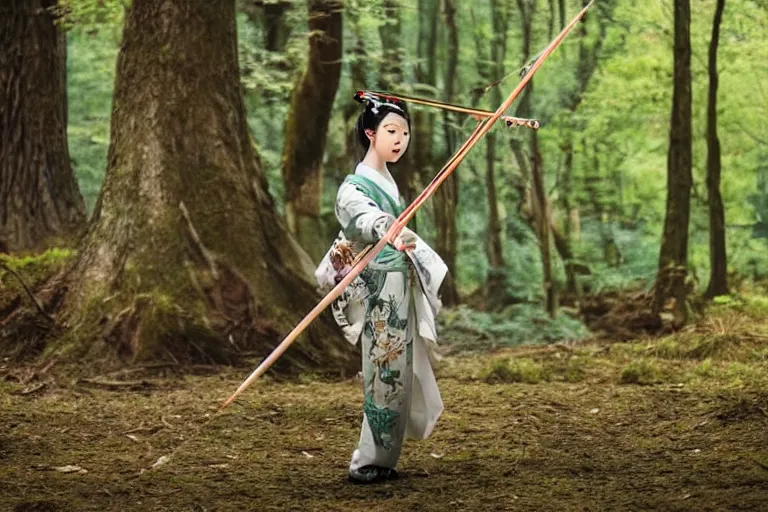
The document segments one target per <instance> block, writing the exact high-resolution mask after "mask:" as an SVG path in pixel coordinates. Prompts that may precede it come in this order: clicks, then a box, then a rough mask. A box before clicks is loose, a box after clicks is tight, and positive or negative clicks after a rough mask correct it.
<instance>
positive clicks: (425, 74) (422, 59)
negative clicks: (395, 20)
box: [393, 0, 440, 229]
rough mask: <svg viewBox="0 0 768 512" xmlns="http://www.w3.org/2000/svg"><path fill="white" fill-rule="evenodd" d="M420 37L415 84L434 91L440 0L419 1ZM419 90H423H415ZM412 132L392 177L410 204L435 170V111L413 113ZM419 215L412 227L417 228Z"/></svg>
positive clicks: (422, 110) (430, 91) (417, 49)
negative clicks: (419, 180)
mask: <svg viewBox="0 0 768 512" xmlns="http://www.w3.org/2000/svg"><path fill="white" fill-rule="evenodd" d="M418 11H419V12H418V16H419V37H418V41H417V48H416V58H417V62H416V67H415V70H414V71H415V76H416V82H417V84H416V87H417V88H426V89H428V90H429V93H430V94H431V93H432V90H433V89H434V87H435V85H436V83H437V68H436V65H437V63H436V60H437V59H436V52H437V21H438V15H439V13H440V2H439V0H419V2H418ZM416 92H417V93H418V92H420V91H416ZM412 119H413V127H412V128H413V129H412V131H413V133H412V138H411V148H410V149H409V150H408V153H406V156H407V158H406V159H404V161H403V160H401V162H400V164H399V165H395V166H394V170H393V177H394V178H395V181H396V182H397V185H398V188H399V189H400V192H401V194H402V195H403V196H404V198H405V200H406V202H407V203H408V204H410V203H411V202H412V201H413V200H414V199H415V198H416V195H417V190H416V188H417V185H416V178H417V177H418V176H423V177H424V179H427V180H431V179H432V177H433V175H434V174H435V173H434V172H433V170H434V152H433V144H432V133H433V132H434V125H435V114H434V113H433V112H430V111H425V110H424V109H419V110H417V111H416V112H415V114H413V115H412ZM415 221H416V218H414V220H413V221H411V222H412V223H414V224H413V225H412V227H413V228H414V229H415V228H416V225H415Z"/></svg>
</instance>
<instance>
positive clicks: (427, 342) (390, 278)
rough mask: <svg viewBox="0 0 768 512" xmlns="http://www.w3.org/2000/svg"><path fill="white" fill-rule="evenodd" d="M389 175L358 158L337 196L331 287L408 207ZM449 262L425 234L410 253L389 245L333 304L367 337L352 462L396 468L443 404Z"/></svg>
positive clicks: (325, 278) (350, 331) (355, 333)
mask: <svg viewBox="0 0 768 512" xmlns="http://www.w3.org/2000/svg"><path fill="white" fill-rule="evenodd" d="M402 210H403V207H402V205H401V202H400V194H399V193H398V190H397V185H396V184H395V182H394V180H392V178H391V176H388V177H384V176H382V175H381V174H380V173H379V172H378V171H376V170H375V169H372V168H370V167H368V166H367V165H365V164H362V163H360V164H358V166H357V169H356V170H355V174H354V175H353V176H348V177H347V179H345V181H344V183H343V184H342V185H341V186H340V187H339V192H338V194H337V197H336V216H337V218H338V219H339V222H340V224H341V226H342V230H341V232H340V233H339V236H338V238H337V239H336V241H335V242H334V243H333V245H332V246H331V248H330V250H329V251H328V253H327V254H326V255H325V257H324V258H323V261H322V262H321V263H320V266H319V267H318V269H317V271H316V272H315V275H316V277H317V280H318V283H319V284H320V287H321V288H323V289H325V290H326V291H327V290H330V289H331V288H332V287H333V286H335V285H336V283H337V282H339V281H340V280H341V279H342V278H343V276H344V275H346V272H347V271H348V270H349V268H350V266H351V264H352V262H353V259H354V257H355V256H356V255H357V254H358V253H359V252H360V251H361V250H362V249H363V248H364V247H365V246H366V245H369V244H372V243H376V242H377V241H378V240H380V239H381V237H382V236H383V235H384V233H385V232H386V231H387V229H388V228H389V226H391V224H392V222H393V221H394V219H395V218H396V217H397V216H398V215H399V214H400V213H401V212H402ZM446 272H447V267H446V266H445V264H444V263H443V261H442V259H440V257H439V256H438V255H437V253H435V252H434V251H433V250H432V249H431V248H430V247H429V246H428V245H427V244H426V243H425V242H424V241H423V240H422V239H421V238H418V237H417V242H416V247H415V249H413V250H410V251H407V252H405V253H403V252H399V251H397V250H396V249H394V248H393V247H391V246H387V247H386V248H385V249H384V250H383V251H382V252H381V253H380V254H379V255H378V256H377V257H376V259H375V260H374V261H373V262H371V263H370V264H369V265H368V267H366V269H365V270H364V271H363V272H362V273H361V274H360V275H359V276H358V277H357V278H356V279H355V280H354V281H353V282H352V283H351V284H350V285H349V286H348V287H347V289H346V290H345V291H344V293H343V294H342V296H341V297H339V298H338V299H337V300H336V301H335V302H334V304H333V306H332V309H333V313H334V316H335V318H336V321H337V322H338V323H339V325H340V326H341V328H342V330H343V331H344V334H345V336H346V338H347V340H348V341H349V342H351V343H353V344H355V343H357V341H358V339H361V340H362V360H363V365H362V366H363V393H364V405H363V412H364V417H363V425H362V432H361V435H360V442H359V444H358V447H357V449H356V450H355V451H354V453H353V455H352V461H351V464H350V469H353V470H354V469H358V468H360V467H363V466H367V465H376V466H381V467H388V468H394V467H395V466H396V465H397V460H398V458H399V456H400V451H401V448H402V443H403V439H404V437H405V435H406V434H407V435H408V437H412V438H418V439H424V438H426V437H427V436H429V434H430V433H431V432H432V429H433V428H434V426H435V423H436V422H437V419H438V418H439V417H440V414H441V413H442V411H443V402H442V399H441V398H440V391H439V390H438V388H437V382H436V380H435V375H434V373H433V371H432V361H434V359H435V358H434V354H435V352H434V347H435V346H436V343H437V331H436V327H435V316H436V315H437V313H438V311H439V309H440V301H439V299H438V296H437V291H438V289H439V287H440V284H441V283H442V281H443V278H444V277H445V274H446Z"/></svg>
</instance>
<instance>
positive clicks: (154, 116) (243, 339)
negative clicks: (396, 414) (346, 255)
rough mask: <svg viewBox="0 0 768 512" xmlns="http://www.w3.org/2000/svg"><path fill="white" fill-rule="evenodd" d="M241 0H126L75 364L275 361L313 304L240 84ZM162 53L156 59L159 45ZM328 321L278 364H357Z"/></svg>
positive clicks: (75, 300)
mask: <svg viewBox="0 0 768 512" xmlns="http://www.w3.org/2000/svg"><path fill="white" fill-rule="evenodd" d="M236 37H237V32H236V26H235V5H234V0H220V1H217V2H208V1H205V0H177V1H176V2H173V3H168V2H165V1H163V0H134V1H133V4H132V6H131V8H130V9H129V10H128V12H127V14H126V21H125V29H124V35H123V42H122V45H121V50H120V53H119V56H118V61H117V76H116V80H115V93H114V94H115V96H114V108H113V111H112V112H113V113H112V125H111V137H112V139H111V142H110V148H109V156H108V165H107V169H106V175H105V180H104V185H103V187H102V190H101V195H100V197H99V200H98V202H97V205H96V210H95V212H94V215H93V218H92V220H91V222H90V224H89V227H88V232H87V234H86V236H85V238H84V240H83V242H82V244H81V246H80V249H79V254H78V259H77V261H76V262H75V263H74V265H73V267H72V268H71V269H70V271H69V274H68V275H67V276H65V278H64V279H65V282H66V285H67V287H68V292H67V294H66V295H65V296H64V302H63V310H62V316H63V317H64V318H65V319H66V322H67V324H68V325H69V326H70V327H71V330H72V336H71V337H70V342H69V344H62V345H61V346H60V347H59V349H60V350H61V351H66V352H68V353H70V354H74V355H89V356H91V357H96V356H105V357H109V356H114V355H115V354H116V355H117V356H118V357H120V358H121V359H123V360H126V359H127V360H129V361H139V360H149V359H165V358H169V359H173V360H178V361H195V360H198V361H199V360H203V361H232V360H237V358H238V356H239V355H240V354H242V350H253V351H255V352H256V354H257V355H264V354H266V353H267V352H268V351H270V350H271V349H272V348H274V346H275V345H276V343H277V342H278V341H280V339H281V338H282V337H283V335H285V334H286V333H287V332H288V331H289V330H290V329H291V328H292V327H293V326H294V325H295V324H296V323H297V322H298V321H299V320H300V319H301V317H302V316H303V314H304V313H305V312H307V311H309V310H310V309H311V307H312V306H313V305H314V304H315V303H316V301H317V299H318V297H317V295H316V293H315V292H314V286H313V284H312V282H311V279H310V273H311V271H312V267H313V265H312V264H311V262H310V261H308V257H307V255H306V253H304V252H303V251H302V250H301V248H300V247H299V246H298V244H297V243H296V242H295V240H294V239H293V238H292V237H291V236H290V235H289V234H288V233H287V231H286V230H285V227H284V226H283V225H282V224H281V221H280V219H279V218H278V216H277V214H276V213H275V210H274V206H273V203H272V200H271V197H270V195H269V192H268V190H267V185H266V180H265V178H264V175H263V174H262V171H261V169H260V167H259V165H258V162H257V160H256V158H255V155H254V153H253V150H252V147H251V143H250V140H249V135H248V131H247V126H246V120H245V108H244V104H243V98H242V94H241V89H240V84H239V70H238V60H237V44H236ZM159 48H160V49H162V50H163V51H158V49H159ZM356 364H359V361H356V357H355V355H354V350H353V349H352V348H351V346H350V345H349V344H347V343H346V342H344V341H342V338H341V337H340V335H339V334H338V330H337V329H336V328H335V326H333V325H331V322H330V321H329V320H328V319H322V320H320V321H318V322H316V323H315V324H313V326H312V327H311V328H310V332H309V333H308V335H303V336H302V337H301V339H299V340H298V341H297V344H296V345H294V346H293V347H292V348H291V349H289V351H288V352H287V353H286V354H285V356H284V357H283V358H282V359H281V360H280V361H279V362H278V366H277V367H276V368H277V369H287V368H288V367H290V368H292V369H293V368H313V369H328V368H333V369H350V370H351V369H352V368H354V367H355V366H356Z"/></svg>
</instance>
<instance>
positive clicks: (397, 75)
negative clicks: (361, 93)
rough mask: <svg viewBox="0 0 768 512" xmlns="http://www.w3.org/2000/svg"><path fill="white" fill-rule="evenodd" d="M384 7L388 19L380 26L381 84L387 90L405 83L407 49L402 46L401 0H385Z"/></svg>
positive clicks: (385, 16) (385, 17)
mask: <svg viewBox="0 0 768 512" xmlns="http://www.w3.org/2000/svg"><path fill="white" fill-rule="evenodd" d="M382 9H383V10H384V19H385V20H386V21H385V22H384V23H383V24H382V25H380V26H379V37H380V38H381V49H382V58H383V62H382V64H381V73H380V75H379V86H380V87H381V88H382V89H384V90H385V91H392V90H394V89H396V88H398V87H401V84H402V83H403V61H404V60H405V49H404V48H403V46H402V34H401V25H400V9H401V6H400V1H399V0H384V2H383V5H382Z"/></svg>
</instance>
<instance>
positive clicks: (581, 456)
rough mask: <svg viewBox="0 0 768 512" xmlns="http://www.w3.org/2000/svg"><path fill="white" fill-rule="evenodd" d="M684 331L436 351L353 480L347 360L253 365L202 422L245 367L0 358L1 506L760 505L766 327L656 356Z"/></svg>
mask: <svg viewBox="0 0 768 512" xmlns="http://www.w3.org/2000/svg"><path fill="white" fill-rule="evenodd" d="M684 342H685V341H684V340H683V341H681V339H678V340H673V341H669V340H667V341H666V342H665V343H666V345H664V344H663V343H662V344H661V345H659V344H654V345H649V344H648V343H643V342H638V343H635V344H622V345H612V346H600V345H589V346H584V347H579V348H576V349H574V348H569V347H562V346H554V347H548V348H527V349H517V350H509V351H506V352H503V353H497V354H493V355H482V356H479V355H475V356H454V357H449V358H447V359H446V360H445V361H444V362H443V363H442V364H441V367H440V369H439V371H438V375H439V379H440V386H441V390H442V394H443V399H444V401H445V406H446V410H445V413H444V415H443V416H442V418H441V419H440V422H439V424H438V427H437V429H436V431H435V433H434V434H433V435H432V437H430V438H429V439H427V440H424V441H409V442H408V443H407V444H406V446H405V450H404V454H403V456H402V458H401V465H400V468H399V469H400V470H401V478H400V479H399V480H397V481H392V482H388V483H382V484H376V485H372V486H355V485H352V484H349V483H347V482H346V480H345V478H346V466H347V463H348V460H349V457H350V454H351V452H352V450H353V448H354V445H355V442H356V440H357V436H358V431H359V426H360V421H361V389H360V384H359V382H357V380H356V379H350V380H346V381H342V382H327V381H325V382H322V381H316V380H313V379H312V377H311V376H305V377H303V378H302V379H300V380H299V381H293V382H275V381H272V380H269V379H268V380H264V381H261V382H258V383H257V384H255V385H254V386H252V387H251V388H249V390H248V391H247V392H246V393H245V395H244V396H243V397H242V398H240V399H238V401H237V402H236V403H235V404H234V405H232V406H231V407H230V408H228V409H227V410H225V411H224V412H223V413H222V414H220V415H218V416H215V417H214V418H213V420H212V421H208V419H209V418H210V417H211V415H213V414H215V412H216V410H217V408H218V406H219V405H220V404H221V402H222V400H223V399H224V398H225V397H226V396H227V395H228V394H229V393H231V392H232V391H233V390H234V389H235V388H236V387H237V385H238V384H239V382H240V380H242V379H243V378H244V377H245V376H246V375H247V373H248V369H244V368H241V369H231V368H230V369H225V370H217V371H215V372H214V371H208V369H206V368H198V369H197V371H193V372H191V373H190V372H189V369H187V370H186V371H185V373H184V374H177V373H175V370H173V369H172V368H166V369H163V368H152V369H146V370H140V371H139V370H134V371H132V372H124V373H119V374H113V375H106V376H102V377H99V378H94V379H88V380H82V379H76V378H75V377H71V376H69V377H66V375H67V373H66V372H60V374H58V376H56V377H53V376H48V374H47V373H45V374H44V373H43V372H39V374H35V375H33V374H32V373H31V372H26V373H25V371H24V370H23V369H19V368H3V369H2V370H3V372H4V374H5V378H4V380H3V381H2V382H1V383H0V391H2V394H0V397H1V398H0V399H1V400H2V407H0V425H2V431H1V432H0V489H2V493H1V494H0V510H9V511H69V510H77V511H80V510H100V511H106V510H109V511H113V510H114V511H118V510H119V511H131V510H152V511H229V510H233V511H235V510H237V511H240V510H281V511H282V510H318V511H328V510H340V511H341V510H343V511H352V510H361V511H362V510H365V511H374V510H387V511H391V510H412V511H419V510H425V511H431V510H434V511H438V510H439V511H446V510H470V511H475V510H536V511H546V510H553V511H571V510H578V511H597V510H622V511H624V510H665V511H673V510H768V444H767V443H766V439H768V387H766V386H765V384H766V382H768V379H766V375H767V374H768V370H766V358H765V354H766V349H765V348H764V347H765V345H763V344H762V342H761V343H760V344H757V345H753V346H751V347H750V349H749V350H748V351H746V352H744V351H741V352H740V353H742V355H744V360H743V361H739V362H735V361H733V360H728V359H729V358H731V359H732V357H731V356H732V353H731V352H729V351H722V350H721V351H714V352H712V351H710V352H709V353H708V354H707V355H709V356H717V354H720V358H718V357H714V359H713V358H711V357H708V358H706V359H704V360H701V359H695V358H694V359H691V358H683V357H682V356H681V357H680V358H677V359H674V358H670V357H666V358H664V357H661V356H663V355H664V353H662V351H661V349H660V347H667V348H666V349H664V350H666V351H667V352H665V353H666V354H667V356H669V354H670V350H671V348H670V347H673V348H675V347H676V349H677V350H678V352H681V353H682V352H684V351H681V349H680V347H681V346H682V345H683V344H684ZM654 343H655V342H654ZM685 343H688V342H685ZM697 343H699V341H697ZM697 346H698V345H697ZM710 348H711V347H710ZM721 348H722V346H721ZM649 350H651V351H652V352H653V353H654V354H655V355H654V356H653V357H652V358H647V357H646V356H647V355H648V353H649ZM638 354H640V355H642V357H643V359H642V361H644V362H642V363H641V364H639V365H638V364H637V358H638ZM728 354H731V355H730V356H728V357H726V356H727V355H728ZM745 354H748V355H745ZM510 368H511V370H510ZM627 368H630V370H628V369H627ZM638 368H639V370H638ZM49 373H51V375H53V372H52V371H51V372H49ZM33 376H34V377H35V378H32V377H33ZM642 383H645V384H646V385H640V384H642ZM43 384H45V385H44V386H43V387H40V386H42V385H43ZM206 415H207V416H206ZM201 425H204V426H203V427H202V428H200V427H201ZM167 455H171V457H170V460H169V461H168V462H166V463H164V464H160V465H158V466H157V467H155V468H154V469H150V468H151V467H152V465H153V464H155V463H156V462H157V461H158V460H159V459H160V458H161V457H163V456H167ZM68 466H69V467H68Z"/></svg>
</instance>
